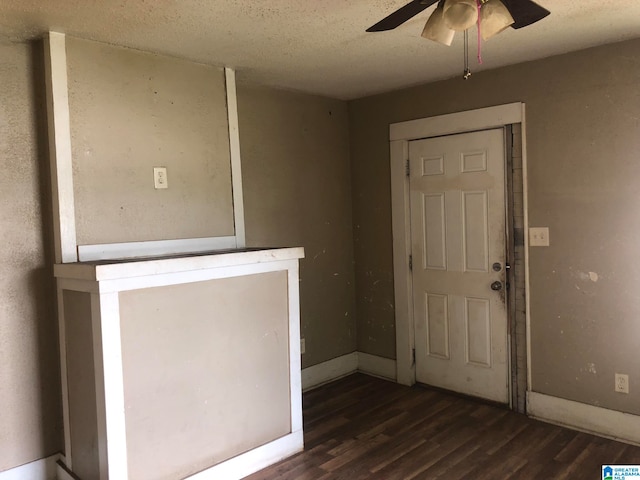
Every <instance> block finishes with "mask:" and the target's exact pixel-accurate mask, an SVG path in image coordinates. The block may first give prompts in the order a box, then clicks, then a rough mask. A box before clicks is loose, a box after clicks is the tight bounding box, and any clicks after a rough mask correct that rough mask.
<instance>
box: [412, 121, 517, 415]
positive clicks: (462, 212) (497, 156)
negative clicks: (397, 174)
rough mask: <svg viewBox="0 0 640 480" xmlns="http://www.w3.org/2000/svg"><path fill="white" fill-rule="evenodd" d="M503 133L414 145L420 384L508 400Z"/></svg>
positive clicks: (414, 257) (415, 292) (415, 306)
mask: <svg viewBox="0 0 640 480" xmlns="http://www.w3.org/2000/svg"><path fill="white" fill-rule="evenodd" d="M504 152H505V146H504V131H503V130H502V129H496V130H487V131H482V132H472V133H464V134H460V135H451V136H446V137H437V138H429V139H425V140H417V141H412V142H410V145H409V161H410V188H411V243H412V245H411V250H412V264H413V271H412V276H413V309H414V320H415V341H416V379H417V381H418V382H420V383H425V384H428V385H433V386H437V387H441V388H445V389H448V390H453V391H456V392H460V393H464V394H467V395H473V396H477V397H482V398H485V399H488V400H493V401H497V402H501V403H508V400H509V388H508V363H507V309H506V305H505V296H506V292H505V288H506V283H505V281H506V273H505V261H506V249H505V218H506V215H505V166H504V165H505V153H504Z"/></svg>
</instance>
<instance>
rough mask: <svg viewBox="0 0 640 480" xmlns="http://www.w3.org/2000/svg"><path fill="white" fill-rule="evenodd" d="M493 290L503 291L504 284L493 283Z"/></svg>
mask: <svg viewBox="0 0 640 480" xmlns="http://www.w3.org/2000/svg"><path fill="white" fill-rule="evenodd" d="M491 290H495V291H496V292H497V291H498V290H502V282H498V281H495V282H493V283H492V284H491Z"/></svg>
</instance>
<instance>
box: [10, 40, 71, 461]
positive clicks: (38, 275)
mask: <svg viewBox="0 0 640 480" xmlns="http://www.w3.org/2000/svg"><path fill="white" fill-rule="evenodd" d="M41 48H42V46H41V45H39V44H36V45H34V46H28V45H0V85H1V87H0V88H1V90H2V95H1V96H2V101H1V102H0V168H1V170H2V175H0V244H1V245H2V248H0V472H1V471H3V470H7V469H9V468H11V467H15V466H16V465H21V464H23V463H27V462H30V461H33V460H36V459H38V458H42V457H45V456H47V455H50V454H53V453H55V452H58V451H60V450H61V447H62V437H61V435H62V432H61V429H62V418H61V410H60V378H59V367H58V354H57V343H58V342H57V327H56V321H55V314H54V312H55V306H54V300H53V275H52V271H51V264H52V258H51V255H50V253H51V251H52V249H51V248H49V245H50V242H51V236H50V225H49V224H48V223H47V222H46V221H45V220H44V218H46V217H48V214H49V211H48V208H49V207H48V206H47V205H46V203H43V198H46V197H47V191H46V188H44V185H46V184H47V182H48V180H47V176H46V175H43V172H46V168H47V166H46V163H45V162H46V137H43V136H42V134H43V133H44V128H46V124H44V125H43V123H42V122H41V120H42V117H39V113H40V109H41V108H42V102H43V92H44V88H43V84H42V78H43V77H42V56H41V54H40V53H37V52H40V51H41Z"/></svg>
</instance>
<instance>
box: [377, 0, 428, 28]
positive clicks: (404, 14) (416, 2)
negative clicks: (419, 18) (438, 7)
mask: <svg viewBox="0 0 640 480" xmlns="http://www.w3.org/2000/svg"><path fill="white" fill-rule="evenodd" d="M437 2H438V0H413V2H411V3H407V4H406V5H405V6H404V7H402V8H399V9H398V10H396V11H395V12H393V13H392V14H391V15H389V16H387V17H385V18H383V19H382V20H380V21H379V22H378V23H376V24H375V25H373V26H371V27H369V28H367V32H383V31H385V30H393V29H394V28H396V27H398V26H400V25H402V24H403V23H404V22H406V21H407V20H409V19H411V18H413V17H415V16H416V15H417V14H419V13H420V12H422V11H423V10H425V9H427V8H429V7H430V6H431V5H433V4H434V3H437Z"/></svg>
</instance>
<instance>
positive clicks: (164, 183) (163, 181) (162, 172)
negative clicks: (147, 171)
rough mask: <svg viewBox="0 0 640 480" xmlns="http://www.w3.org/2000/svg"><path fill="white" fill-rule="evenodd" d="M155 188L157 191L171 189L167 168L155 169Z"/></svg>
mask: <svg viewBox="0 0 640 480" xmlns="http://www.w3.org/2000/svg"><path fill="white" fill-rule="evenodd" d="M153 187H154V188H155V189H156V190H160V189H162V188H169V179H168V178H167V167H153Z"/></svg>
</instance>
